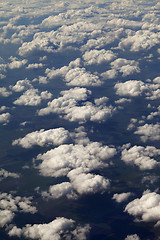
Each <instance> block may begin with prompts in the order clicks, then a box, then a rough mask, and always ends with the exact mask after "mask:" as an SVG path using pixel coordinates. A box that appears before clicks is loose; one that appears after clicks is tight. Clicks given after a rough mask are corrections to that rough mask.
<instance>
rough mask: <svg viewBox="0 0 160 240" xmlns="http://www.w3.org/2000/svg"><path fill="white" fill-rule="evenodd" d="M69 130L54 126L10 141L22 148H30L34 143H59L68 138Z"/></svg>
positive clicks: (41, 144) (42, 144)
mask: <svg viewBox="0 0 160 240" xmlns="http://www.w3.org/2000/svg"><path fill="white" fill-rule="evenodd" d="M69 138H70V136H69V132H68V131H67V130H65V129H64V128H62V127H61V128H55V129H49V130H46V131H45V130H44V129H41V130H40V131H35V132H31V133H28V134H27V135H26V136H25V137H23V138H19V139H16V140H14V141H13V142H12V145H20V146H22V147H23V148H31V147H33V146H34V145H39V146H41V147H43V146H45V145H46V146H49V145H55V146H58V145H61V144H63V143H67V142H68V140H69Z"/></svg>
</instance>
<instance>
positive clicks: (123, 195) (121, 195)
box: [112, 192, 133, 203]
mask: <svg viewBox="0 0 160 240" xmlns="http://www.w3.org/2000/svg"><path fill="white" fill-rule="evenodd" d="M131 196H133V193H131V192H127V193H115V194H114V195H113V197H112V199H114V200H115V201H116V202H118V203H121V202H124V201H127V200H128V198H129V197H131Z"/></svg>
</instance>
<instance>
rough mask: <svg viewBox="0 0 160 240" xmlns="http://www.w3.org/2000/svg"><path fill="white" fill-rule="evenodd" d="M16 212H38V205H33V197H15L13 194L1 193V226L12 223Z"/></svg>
mask: <svg viewBox="0 0 160 240" xmlns="http://www.w3.org/2000/svg"><path fill="white" fill-rule="evenodd" d="M16 212H25V213H31V214H34V213H36V212H37V209H36V207H34V206H32V197H20V196H16V197H14V196H13V195H12V194H7V193H0V225H1V227H4V226H5V225H6V224H8V223H10V222H11V221H12V219H13V218H14V216H15V213H16Z"/></svg>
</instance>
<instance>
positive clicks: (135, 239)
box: [125, 234, 140, 240]
mask: <svg viewBox="0 0 160 240" xmlns="http://www.w3.org/2000/svg"><path fill="white" fill-rule="evenodd" d="M125 240H140V238H139V236H138V235H137V234H133V235H127V237H126V238H125Z"/></svg>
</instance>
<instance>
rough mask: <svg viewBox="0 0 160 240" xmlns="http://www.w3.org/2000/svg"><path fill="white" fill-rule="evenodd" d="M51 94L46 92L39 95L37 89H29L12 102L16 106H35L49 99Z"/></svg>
mask: <svg viewBox="0 0 160 240" xmlns="http://www.w3.org/2000/svg"><path fill="white" fill-rule="evenodd" d="M51 97H52V94H51V93H49V92H48V91H44V92H41V93H39V91H38V89H29V90H27V91H26V92H24V93H23V94H22V95H21V96H20V97H19V98H18V99H17V100H15V101H14V104H16V105H25V106H37V105H39V104H40V103H41V101H42V100H43V99H50V98H51Z"/></svg>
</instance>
